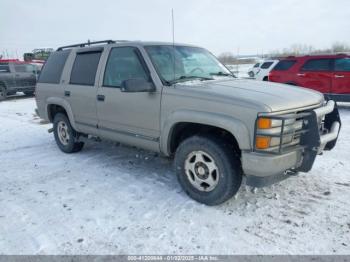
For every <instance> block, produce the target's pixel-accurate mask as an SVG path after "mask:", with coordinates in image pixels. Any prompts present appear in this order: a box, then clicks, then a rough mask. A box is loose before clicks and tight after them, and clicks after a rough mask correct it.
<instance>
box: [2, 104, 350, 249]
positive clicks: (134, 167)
mask: <svg viewBox="0 0 350 262" xmlns="http://www.w3.org/2000/svg"><path fill="white" fill-rule="evenodd" d="M34 108H35V101H34V99H32V98H16V99H13V98H12V99H10V100H8V101H5V102H1V103H0V159H1V162H0V253H1V254H77V253H78V254H188V253H191V254H193V253H196V254H203V253H205V254H349V253H350V205H349V199H350V150H349V145H350V132H349V131H350V105H343V106H341V109H340V112H341V117H342V121H343V128H342V130H341V134H340V138H339V141H338V145H337V147H336V148H335V149H334V150H333V151H331V152H326V153H325V154H324V155H322V156H319V157H318V158H317V161H316V163H315V165H314V168H313V170H312V171H311V172H310V173H308V174H300V175H299V176H297V177H293V178H290V179H289V180H286V181H283V182H281V183H279V184H276V185H274V186H271V187H267V188H264V189H259V190H258V191H257V192H254V191H253V190H252V189H251V188H249V187H246V186H242V188H241V190H240V191H239V193H238V195H237V196H236V198H235V199H232V200H230V201H228V202H226V203H225V204H223V205H221V206H215V207H208V206H204V205H201V204H198V203H197V202H195V201H193V200H191V199H190V198H188V197H187V196H186V195H185V193H184V192H183V191H182V190H181V188H180V186H179V185H178V183H177V181H176V179H175V175H174V172H173V169H172V162H171V161H170V160H168V159H164V158H161V157H159V156H157V155H156V154H153V153H149V152H145V151H142V150H137V149H134V148H129V147H124V146H120V145H117V144H115V143H111V142H101V143H98V142H89V143H88V144H87V145H86V147H85V148H84V150H83V151H82V152H80V153H77V154H71V155H67V154H64V153H62V152H61V151H59V149H58V148H57V146H56V145H55V142H54V139H53V135H52V134H48V133H47V129H48V128H49V127H50V125H49V124H43V123H41V122H40V119H38V117H36V116H35V115H34Z"/></svg>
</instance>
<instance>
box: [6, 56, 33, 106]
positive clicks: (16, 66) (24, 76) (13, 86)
mask: <svg viewBox="0 0 350 262" xmlns="http://www.w3.org/2000/svg"><path fill="white" fill-rule="evenodd" d="M36 79H37V67H36V66H35V65H32V64H30V63H26V62H21V61H19V60H17V59H6V60H5V59H2V60H0V100H4V99H6V97H7V96H8V95H14V94H16V93H17V92H23V93H24V94H25V95H33V94H34V91H35V85H36Z"/></svg>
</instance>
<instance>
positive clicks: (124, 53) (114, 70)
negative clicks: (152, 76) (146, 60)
mask: <svg viewBox="0 0 350 262" xmlns="http://www.w3.org/2000/svg"><path fill="white" fill-rule="evenodd" d="M140 78H144V79H146V80H148V74H147V73H146V71H145V68H144V66H143V64H142V63H141V61H140V58H139V56H138V53H137V49H136V48H135V47H115V48H112V50H111V52H110V54H109V57H108V61H107V65H106V68H105V73H104V77H103V86H106V87H117V88H119V87H120V86H121V83H122V82H123V81H124V80H128V79H140Z"/></svg>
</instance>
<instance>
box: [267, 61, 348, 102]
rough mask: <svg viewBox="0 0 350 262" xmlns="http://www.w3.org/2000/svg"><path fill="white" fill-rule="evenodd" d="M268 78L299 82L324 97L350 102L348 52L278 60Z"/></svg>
mask: <svg viewBox="0 0 350 262" xmlns="http://www.w3.org/2000/svg"><path fill="white" fill-rule="evenodd" d="M269 81H272V82H278V83H285V84H290V85H296V86H302V87H306V88H310V89H314V90H317V91H319V92H322V93H323V94H324V95H325V97H326V98H329V99H334V100H336V101H343V102H350V55H348V54H336V55H307V56H300V57H287V58H285V59H283V60H281V61H280V62H279V63H278V64H277V65H276V66H275V67H274V69H273V70H272V71H271V72H270V74H269Z"/></svg>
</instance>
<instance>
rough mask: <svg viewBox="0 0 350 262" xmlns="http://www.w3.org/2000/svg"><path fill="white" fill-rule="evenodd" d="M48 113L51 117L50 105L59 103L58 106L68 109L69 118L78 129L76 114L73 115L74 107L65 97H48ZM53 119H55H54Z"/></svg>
mask: <svg viewBox="0 0 350 262" xmlns="http://www.w3.org/2000/svg"><path fill="white" fill-rule="evenodd" d="M46 105H47V106H46V114H47V118H48V119H49V107H50V106H51V105H58V106H61V107H63V108H64V110H66V112H67V116H68V119H69V122H70V124H71V125H72V127H73V128H74V129H75V130H78V129H77V126H76V124H75V120H74V115H73V111H72V108H71V106H70V105H69V103H68V102H67V101H66V100H65V99H62V98H59V97H49V98H47V100H46ZM52 120H53V119H52Z"/></svg>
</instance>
